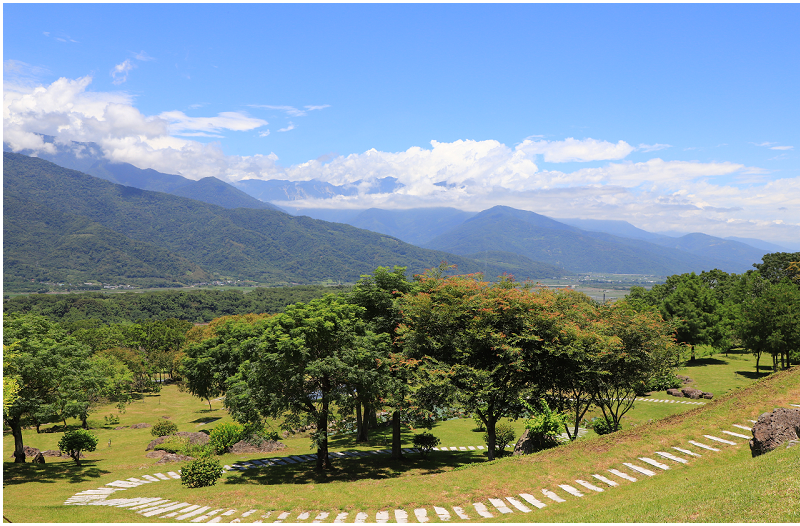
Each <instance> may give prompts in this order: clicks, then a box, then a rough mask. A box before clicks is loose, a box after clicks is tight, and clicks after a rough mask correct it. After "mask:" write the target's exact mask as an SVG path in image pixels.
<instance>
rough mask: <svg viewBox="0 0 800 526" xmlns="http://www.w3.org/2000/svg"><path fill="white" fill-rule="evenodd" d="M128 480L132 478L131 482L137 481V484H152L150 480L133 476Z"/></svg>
mask: <svg viewBox="0 0 800 526" xmlns="http://www.w3.org/2000/svg"><path fill="white" fill-rule="evenodd" d="M128 480H130V481H131V482H135V483H137V484H150V481H149V480H142V479H137V478H136V477H131V478H129V479H128Z"/></svg>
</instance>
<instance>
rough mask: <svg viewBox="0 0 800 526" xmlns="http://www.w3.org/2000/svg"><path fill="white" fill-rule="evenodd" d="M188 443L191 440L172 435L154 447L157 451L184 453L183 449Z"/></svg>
mask: <svg viewBox="0 0 800 526" xmlns="http://www.w3.org/2000/svg"><path fill="white" fill-rule="evenodd" d="M188 444H189V440H188V439H186V438H184V437H179V436H171V437H169V438H167V439H166V440H165V441H163V442H161V443H160V444H158V445H157V446H155V447H153V449H154V450H157V451H158V450H161V451H166V452H167V453H180V454H182V455H183V454H184V453H183V451H184V450H185V449H186V446H187V445H188Z"/></svg>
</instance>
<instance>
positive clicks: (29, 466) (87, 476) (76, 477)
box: [3, 460, 111, 486]
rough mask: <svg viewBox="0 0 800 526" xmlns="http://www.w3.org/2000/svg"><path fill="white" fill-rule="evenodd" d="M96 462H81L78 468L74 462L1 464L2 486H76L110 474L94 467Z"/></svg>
mask: <svg viewBox="0 0 800 526" xmlns="http://www.w3.org/2000/svg"><path fill="white" fill-rule="evenodd" d="M97 462H98V461H97V460H81V465H80V466H78V465H77V464H75V463H74V462H73V463H67V462H58V463H53V464H34V463H31V462H26V463H24V464H16V463H14V462H3V486H12V485H15V484H27V483H29V482H34V483H54V482H59V481H67V482H69V483H71V484H77V483H79V482H86V481H87V480H92V479H97V478H100V477H101V476H103V475H108V474H109V473H111V472H110V471H108V470H105V469H100V468H98V467H97V466H96V465H95V464H96V463H97Z"/></svg>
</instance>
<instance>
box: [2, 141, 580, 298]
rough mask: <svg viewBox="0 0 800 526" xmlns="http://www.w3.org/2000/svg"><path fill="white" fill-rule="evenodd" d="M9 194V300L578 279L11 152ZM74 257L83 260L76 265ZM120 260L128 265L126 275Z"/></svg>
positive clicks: (6, 169) (534, 265)
mask: <svg viewBox="0 0 800 526" xmlns="http://www.w3.org/2000/svg"><path fill="white" fill-rule="evenodd" d="M3 194H4V195H3V199H4V203H3V220H4V221H3V223H4V224H3V233H4V242H3V248H4V250H3V259H4V285H5V286H6V288H7V289H8V288H9V286H12V288H13V284H14V283H21V282H24V281H27V280H36V279H41V278H43V277H45V278H46V279H47V280H52V281H65V280H66V279H68V277H69V276H70V275H74V276H86V277H91V279H93V280H99V279H100V276H101V275H102V276H105V277H104V279H107V280H108V281H111V282H115V281H116V282H126V283H135V284H144V283H145V282H146V283H150V284H154V285H167V284H172V285H180V284H186V283H192V282H196V281H199V280H200V281H202V280H204V279H207V278H208V277H209V276H213V277H226V278H236V279H248V280H253V281H256V282H259V283H272V284H278V283H319V282H326V281H350V282H352V281H355V280H357V279H358V278H359V276H360V275H363V274H368V273H370V272H372V271H373V270H374V269H375V268H376V267H377V266H388V267H391V266H393V265H401V266H406V267H408V271H409V272H410V273H419V272H422V271H424V270H425V269H428V268H431V267H436V266H438V265H439V264H440V263H441V262H442V261H448V262H449V263H451V264H455V265H457V266H458V270H459V271H460V272H485V273H486V274H487V276H489V277H493V276H497V275H499V274H501V273H503V272H509V273H513V274H515V275H517V276H518V277H522V278H537V277H538V278H541V277H555V276H563V275H565V274H569V273H568V272H565V271H564V269H562V268H558V267H557V266H554V265H549V264H543V263H538V262H535V261H530V260H528V259H526V258H524V257H517V258H515V259H513V260H511V258H508V259H510V260H509V261H507V262H503V263H502V264H497V263H495V262H494V260H492V261H490V260H489V259H485V260H483V261H476V260H473V259H470V258H467V257H463V256H459V255H455V254H452V253H446V252H442V251H437V250H430V249H424V248H420V247H417V246H414V245H410V244H408V243H405V242H403V241H401V240H399V239H397V238H395V237H391V236H387V235H384V234H379V233H375V232H370V231H367V230H363V229H358V228H355V227H352V226H349V225H345V224H341V223H331V222H326V221H321V220H316V219H311V218H309V217H296V216H292V215H289V214H287V213H284V212H281V211H279V210H270V209H253V208H234V209H230V208H224V207H222V206H219V205H213V204H209V203H204V202H200V201H197V200H193V199H188V198H185V197H180V196H176V195H171V194H167V193H163V192H153V191H148V190H142V189H139V188H134V187H131V186H123V185H120V184H116V183H112V182H110V181H106V180H103V179H99V178H97V177H93V176H90V175H88V174H84V173H82V172H79V171H76V170H70V169H68V168H64V167H61V166H58V165H56V164H53V163H51V162H48V161H45V160H44V159H40V158H35V157H28V156H25V155H21V154H15V153H10V152H4V153H3ZM70 253H75V255H74V256H73V257H65V254H70ZM115 260H119V261H125V262H127V264H126V265H122V264H121V265H120V266H119V268H117V269H115V268H114V266H113V262H114V261H115Z"/></svg>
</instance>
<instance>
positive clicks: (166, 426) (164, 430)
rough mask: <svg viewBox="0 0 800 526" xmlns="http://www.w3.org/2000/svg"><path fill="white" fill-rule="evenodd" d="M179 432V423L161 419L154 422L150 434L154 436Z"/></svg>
mask: <svg viewBox="0 0 800 526" xmlns="http://www.w3.org/2000/svg"><path fill="white" fill-rule="evenodd" d="M177 432H178V424H176V423H175V422H172V421H170V420H160V421H158V422H156V423H155V424H153V427H152V428H151V429H150V434H151V435H153V436H154V437H165V436H167V435H173V434H175V433H177Z"/></svg>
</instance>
